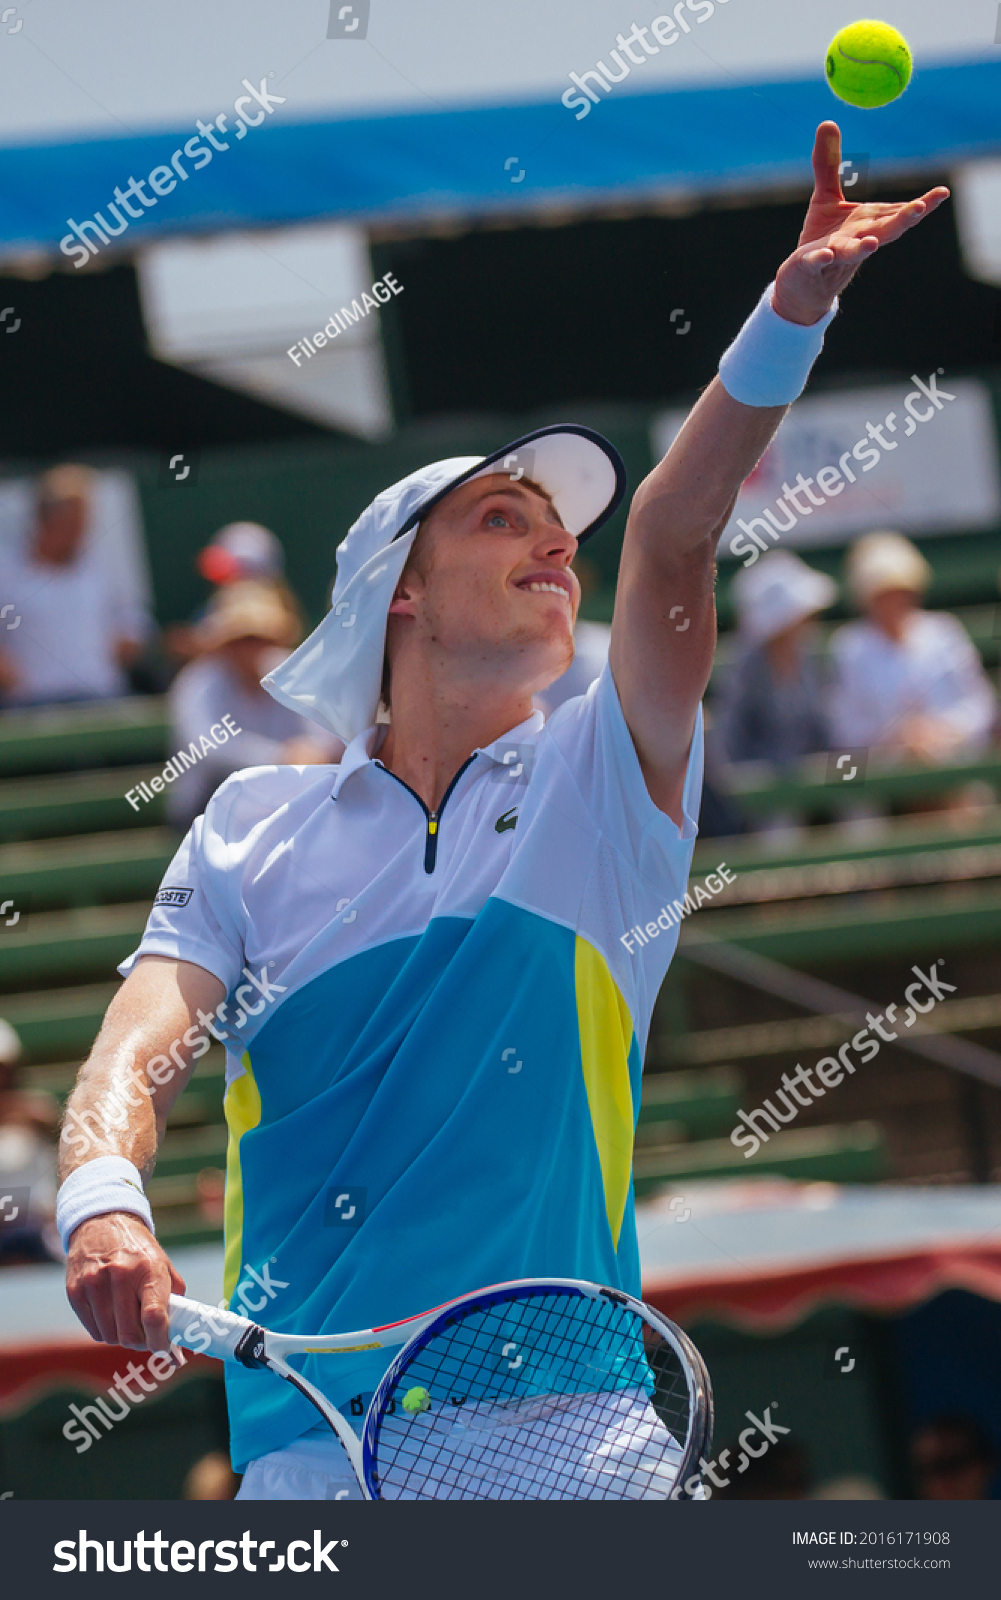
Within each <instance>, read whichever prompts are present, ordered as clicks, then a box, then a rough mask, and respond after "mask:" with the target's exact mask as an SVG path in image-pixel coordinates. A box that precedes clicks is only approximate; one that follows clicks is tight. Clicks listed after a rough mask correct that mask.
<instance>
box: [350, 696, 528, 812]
mask: <svg viewBox="0 0 1001 1600" xmlns="http://www.w3.org/2000/svg"><path fill="white" fill-rule="evenodd" d="M545 720H546V719H545V717H544V716H543V714H542V712H541V711H533V712H532V713H531V715H530V716H528V717H526V718H525V721H524V722H519V723H518V726H517V727H516V728H512V729H510V731H509V732H508V733H504V734H502V735H501V737H500V738H499V739H495V740H494V742H493V744H488V745H484V746H482V747H481V748H478V749H476V750H474V751H473V754H474V755H476V756H488V757H489V759H490V760H491V761H495V762H496V763H497V764H498V765H499V766H502V767H507V766H510V765H511V763H512V761H514V760H515V758H516V757H518V746H519V745H525V744H528V743H529V742H532V743H534V741H535V740H536V739H537V738H538V736H539V734H540V733H541V732H542V729H543V726H544V724H545ZM385 737H386V724H384V723H376V724H375V725H374V726H373V727H371V728H366V729H365V731H364V733H359V734H356V735H355V737H354V738H353V739H352V741H351V743H350V744H349V745H348V747H347V749H346V750H345V751H344V754H343V755H342V756H341V764H340V766H339V767H338V769H337V776H336V778H335V779H334V786H333V788H332V790H331V791H330V792H331V796H332V798H333V799H334V800H336V799H337V798H338V796H339V794H340V792H341V789H342V788H343V786H344V784H345V782H346V781H347V779H348V778H350V777H351V774H352V773H354V772H359V771H360V770H361V768H362V767H367V766H370V765H371V763H372V761H373V760H374V758H375V756H376V754H377V752H378V750H379V748H380V746H381V744H382V741H383V739H384V738H385Z"/></svg>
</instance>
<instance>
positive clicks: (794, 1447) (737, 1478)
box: [713, 1439, 811, 1500]
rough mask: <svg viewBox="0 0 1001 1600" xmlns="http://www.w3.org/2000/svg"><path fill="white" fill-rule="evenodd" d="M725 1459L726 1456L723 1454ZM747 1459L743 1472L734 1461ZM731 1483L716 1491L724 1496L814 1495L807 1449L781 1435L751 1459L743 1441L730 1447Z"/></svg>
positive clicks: (778, 1497)
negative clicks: (741, 1443) (812, 1493)
mask: <svg viewBox="0 0 1001 1600" xmlns="http://www.w3.org/2000/svg"><path fill="white" fill-rule="evenodd" d="M721 1459H722V1458H721ZM741 1459H743V1460H744V1461H745V1462H746V1465H745V1467H744V1470H743V1472H740V1471H739V1470H738V1471H736V1472H735V1471H734V1463H735V1462H739V1460H741ZM727 1472H728V1473H729V1475H730V1482H729V1486H728V1487H727V1488H725V1489H721V1490H719V1491H716V1490H714V1491H713V1494H714V1496H715V1497H716V1498H718V1499H720V1500H807V1499H809V1498H810V1487H811V1475H810V1464H809V1462H808V1460H807V1458H806V1453H805V1451H804V1450H803V1449H802V1448H801V1446H800V1445H798V1444H796V1443H795V1442H794V1441H793V1440H792V1439H779V1440H778V1442H777V1443H776V1444H773V1445H771V1446H769V1448H768V1449H767V1450H766V1451H764V1452H763V1454H761V1455H760V1456H758V1457H757V1459H756V1460H753V1461H748V1460H747V1457H746V1455H745V1454H744V1451H743V1450H741V1449H740V1447H739V1445H733V1446H732V1447H731V1450H730V1460H729V1461H728V1464H727Z"/></svg>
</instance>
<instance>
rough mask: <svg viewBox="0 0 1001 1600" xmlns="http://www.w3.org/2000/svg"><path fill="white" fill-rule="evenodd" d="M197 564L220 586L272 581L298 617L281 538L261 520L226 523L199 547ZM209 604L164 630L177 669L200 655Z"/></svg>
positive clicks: (203, 575)
mask: <svg viewBox="0 0 1001 1600" xmlns="http://www.w3.org/2000/svg"><path fill="white" fill-rule="evenodd" d="M195 566H196V567H197V569H198V571H199V573H200V574H201V576H202V577H203V578H205V579H206V580H207V581H208V582H209V583H211V584H213V585H215V586H217V587H218V588H222V587H224V586H225V585H227V584H230V583H243V582H245V581H247V580H248V579H251V580H254V581H257V582H260V583H267V584H269V585H270V586H271V587H272V588H273V589H274V590H275V592H276V593H277V594H278V595H279V596H280V598H281V599H282V600H283V601H285V603H286V604H287V605H288V607H289V610H290V611H291V612H292V613H293V615H294V616H295V617H296V619H297V620H298V608H297V605H296V600H295V596H294V595H293V593H292V591H291V589H290V588H289V586H288V584H287V583H286V581H285V552H284V550H283V549H282V546H281V541H280V540H279V539H278V538H277V537H276V535H275V534H273V533H272V532H271V529H270V528H265V527H264V526H263V525H262V524H261V523H260V522H227V523H226V525H225V527H223V528H220V529H219V530H218V531H217V532H216V533H214V534H213V535H212V538H211V539H210V540H209V542H208V544H207V545H205V546H204V547H203V548H202V549H201V550H199V552H198V554H197V556H196V557H195ZM210 605H211V601H209V602H207V603H204V604H202V605H201V606H200V607H199V608H198V610H197V611H196V612H195V614H194V616H193V617H192V618H191V619H190V621H188V622H175V623H173V624H172V625H171V626H170V627H169V628H166V629H165V630H164V635H163V640H164V648H165V649H166V652H167V655H168V656H169V657H170V659H171V661H172V662H173V664H174V668H175V671H176V669H177V668H178V667H183V666H184V665H185V664H186V663H187V662H189V661H194V660H195V658H196V657H197V656H199V655H201V653H202V650H203V648H204V643H203V633H202V627H201V625H202V623H203V622H204V621H205V618H206V616H207V614H208V611H209V606H210Z"/></svg>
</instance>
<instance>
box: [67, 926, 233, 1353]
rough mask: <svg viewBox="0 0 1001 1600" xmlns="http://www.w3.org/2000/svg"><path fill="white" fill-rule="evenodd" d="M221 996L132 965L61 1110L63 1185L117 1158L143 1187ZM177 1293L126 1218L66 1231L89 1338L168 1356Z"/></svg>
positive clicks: (78, 1306) (186, 967)
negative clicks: (91, 1165)
mask: <svg viewBox="0 0 1001 1600" xmlns="http://www.w3.org/2000/svg"><path fill="white" fill-rule="evenodd" d="M225 993H226V991H225V987H224V985H223V984H222V983H221V981H220V980H219V979H218V978H217V977H215V976H214V974H212V973H211V972H208V971H206V969H205V968H204V967H199V966H195V965H194V963H192V962H190V961H173V960H170V959H168V958H167V957H164V956H144V957H143V958H142V959H141V960H140V961H139V962H138V963H137V965H136V967H135V969H134V970H133V971H132V972H131V973H130V974H129V976H128V977H127V978H126V980H125V982H124V983H123V984H122V987H121V989H120V990H119V991H118V993H117V994H116V996H115V998H114V1000H113V1001H112V1002H111V1005H110V1006H109V1007H108V1012H107V1015H106V1017H105V1019H104V1022H103V1024H102V1027H101V1031H100V1033H99V1034H98V1036H97V1039H96V1040H95V1043H94V1048H93V1049H92V1051H91V1053H90V1056H89V1058H88V1059H87V1061H85V1062H84V1064H83V1066H82V1067H81V1069H80V1076H79V1078H78V1079H77V1083H76V1087H75V1088H74V1090H73V1093H72V1095H71V1096H70V1099H69V1102H68V1104H67V1107H66V1115H65V1118H64V1121H63V1129H62V1134H61V1137H60V1145H59V1179H60V1183H65V1181H66V1179H67V1178H69V1176H70V1174H71V1173H73V1172H76V1171H78V1170H79V1169H80V1168H84V1167H86V1164H87V1163H88V1162H92V1161H95V1160H97V1159H99V1158H100V1157H105V1156H119V1157H121V1158H123V1159H124V1160H125V1161H127V1162H130V1163H131V1164H132V1166H134V1167H135V1168H137V1169H138V1171H139V1173H140V1174H141V1176H142V1178H143V1180H145V1179H147V1178H148V1177H149V1175H150V1173H151V1172H152V1170H153V1166H154V1164H155V1161H156V1152H157V1149H158V1147H159V1144H160V1141H161V1140H162V1138H163V1132H164V1128H165V1125H166V1120H167V1114H168V1112H169V1110H170V1108H171V1106H172V1105H173V1103H174V1101H175V1100H176V1099H177V1096H178V1095H179V1094H180V1093H181V1090H182V1089H183V1088H184V1086H185V1084H186V1083H187V1081H188V1078H189V1077H190V1076H191V1069H192V1066H193V1064H194V1061H196V1060H197V1059H198V1057H199V1056H201V1055H203V1054H204V1053H205V1048H206V1047H207V1043H208V1042H210V1033H209V1029H208V1027H207V1025H206V1023H207V1021H211V1020H212V1015H213V1013H214V1012H215V1010H216V1007H217V1006H218V1005H219V1002H220V1001H221V1000H222V999H223V998H224V997H225ZM202 1041H205V1042H206V1043H205V1044H203V1043H202ZM79 1181H81V1180H78V1182H79ZM126 1192H127V1191H126ZM183 1290H184V1283H183V1280H182V1279H181V1277H180V1275H179V1274H178V1273H177V1272H176V1271H175V1270H174V1268H173V1266H172V1265H171V1264H170V1262H169V1261H168V1259H167V1257H166V1255H165V1254H164V1252H163V1250H162V1249H161V1248H160V1246H159V1245H158V1244H157V1242H156V1240H155V1238H154V1237H153V1235H152V1233H151V1232H150V1231H149V1229H148V1228H147V1226H146V1224H145V1223H144V1222H143V1221H142V1220H141V1218H140V1217H139V1216H136V1215H134V1214H133V1213H132V1212H130V1211H127V1210H126V1211H121V1210H119V1211H116V1210H109V1211H106V1212H103V1214H101V1215H97V1216H92V1217H90V1218H89V1219H88V1220H86V1221H82V1222H81V1223H80V1224H79V1226H78V1227H76V1228H75V1229H74V1230H73V1233H72V1235H71V1237H70V1239H69V1241H68V1247H67V1263H66V1293H67V1296H68V1298H69V1302H70V1304H71V1305H72V1307H73V1310H74V1311H75V1312H76V1314H77V1316H78V1317H79V1318H80V1321H81V1322H82V1323H83V1325H84V1327H85V1328H86V1329H87V1332H88V1333H89V1334H90V1335H91V1337H92V1338H94V1339H98V1340H103V1341H104V1343H106V1344H119V1345H125V1346H128V1347H131V1348H134V1349H150V1350H166V1349H167V1348H168V1346H169V1343H170V1340H169V1336H168V1331H167V1321H168V1319H167V1300H168V1297H169V1295H171V1294H172V1293H175V1294H180V1293H183Z"/></svg>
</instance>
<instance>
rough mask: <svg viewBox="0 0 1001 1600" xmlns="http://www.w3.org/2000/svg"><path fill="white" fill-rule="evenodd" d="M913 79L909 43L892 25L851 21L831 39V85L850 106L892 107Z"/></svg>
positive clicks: (829, 59) (829, 77) (828, 59)
mask: <svg viewBox="0 0 1001 1600" xmlns="http://www.w3.org/2000/svg"><path fill="white" fill-rule="evenodd" d="M910 78H911V52H910V50H909V48H908V45H907V40H906V39H905V38H904V36H903V34H902V33H898V32H897V30H896V28H891V27H890V24H889V23H888V22H851V23H849V25H848V27H847V28H842V30H841V32H840V33H836V34H835V35H834V38H833V39H832V40H831V43H830V46H829V47H828V51H827V82H828V84H829V86H830V88H831V89H832V90H833V91H834V93H835V94H836V95H837V96H838V98H839V99H841V100H847V102H848V104H849V105H850V106H865V107H867V108H871V107H873V106H885V105H889V103H890V101H891V100H896V98H897V96H898V95H901V94H903V92H904V90H905V89H906V88H907V85H908V83H909V82H910Z"/></svg>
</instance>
